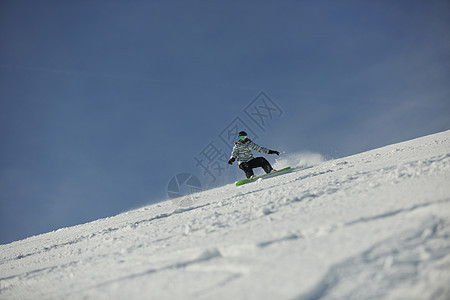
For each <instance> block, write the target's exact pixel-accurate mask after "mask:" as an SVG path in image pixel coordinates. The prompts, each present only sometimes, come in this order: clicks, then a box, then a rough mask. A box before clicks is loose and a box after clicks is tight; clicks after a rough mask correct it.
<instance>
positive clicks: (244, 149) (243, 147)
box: [230, 139, 269, 165]
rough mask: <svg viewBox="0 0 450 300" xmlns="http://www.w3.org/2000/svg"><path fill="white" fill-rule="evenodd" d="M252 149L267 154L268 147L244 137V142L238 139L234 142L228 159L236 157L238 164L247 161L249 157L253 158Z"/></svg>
mask: <svg viewBox="0 0 450 300" xmlns="http://www.w3.org/2000/svg"><path fill="white" fill-rule="evenodd" d="M252 150H255V151H257V152H261V153H265V154H269V149H267V148H264V147H261V146H259V145H257V144H255V143H253V142H252V141H251V140H250V139H246V140H245V141H244V142H241V141H239V142H235V143H234V147H233V151H232V152H231V157H230V159H231V158H237V160H238V165H240V164H241V163H243V162H248V161H250V160H251V159H253V153H252Z"/></svg>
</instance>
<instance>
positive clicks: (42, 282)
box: [0, 131, 450, 299]
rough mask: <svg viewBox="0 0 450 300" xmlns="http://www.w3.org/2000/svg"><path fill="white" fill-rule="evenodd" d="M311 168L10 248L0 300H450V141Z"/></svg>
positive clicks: (433, 139) (439, 137)
mask: <svg viewBox="0 0 450 300" xmlns="http://www.w3.org/2000/svg"><path fill="white" fill-rule="evenodd" d="M313 158H314V159H313V161H315V162H316V165H314V166H312V167H310V168H305V167H306V165H304V163H302V159H301V158H299V157H290V158H289V156H287V159H286V160H285V161H283V160H282V159H281V160H280V161H278V162H277V164H278V165H280V166H281V165H282V164H283V163H289V162H292V163H294V164H295V166H297V167H299V168H297V169H296V170H294V172H292V173H289V174H286V175H282V176H277V177H274V178H268V179H265V180H262V181H261V182H255V183H251V184H247V185H243V186H240V187H235V186H234V185H233V184H230V185H227V186H224V187H221V188H216V189H213V190H209V191H204V192H202V193H198V194H196V195H195V202H194V205H193V206H191V207H186V208H180V207H179V206H178V207H177V206H175V205H174V202H173V201H166V202H163V203H159V204H154V205H150V206H147V207H143V208H141V209H137V210H133V211H130V212H126V213H122V214H120V215H117V216H114V217H110V218H106V219H100V220H97V221H95V222H91V223H87V224H83V225H78V226H74V227H70V228H62V229H60V230H57V231H54V232H50V233H47V234H42V235H38V236H34V237H31V238H28V239H25V240H22V241H17V242H13V243H10V244H6V245H0V299H80V298H88V299H450V284H449V283H450V218H449V217H450V184H449V183H450V131H446V132H442V133H438V134H434V135H430V136H427V137H422V138H419V139H415V140H411V141H407V142H403V143H399V144H395V145H390V146H386V147H383V148H379V149H375V150H372V151H368V152H365V153H361V154H357V155H353V156H350V157H345V158H341V159H336V160H330V161H321V159H320V157H317V156H316V157H313ZM294 161H296V162H294ZM302 164H303V165H302ZM124 201H126V199H124Z"/></svg>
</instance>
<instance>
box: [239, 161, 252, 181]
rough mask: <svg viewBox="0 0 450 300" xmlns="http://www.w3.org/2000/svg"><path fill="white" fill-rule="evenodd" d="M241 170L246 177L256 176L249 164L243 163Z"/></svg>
mask: <svg viewBox="0 0 450 300" xmlns="http://www.w3.org/2000/svg"><path fill="white" fill-rule="evenodd" d="M239 168H240V169H241V170H243V171H244V172H245V176H246V177H247V178H250V177H252V176H253V175H254V173H253V168H252V167H251V166H250V164H249V163H248V162H243V163H241V164H240V165H239Z"/></svg>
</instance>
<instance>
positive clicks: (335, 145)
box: [0, 0, 450, 243]
mask: <svg viewBox="0 0 450 300" xmlns="http://www.w3.org/2000/svg"><path fill="white" fill-rule="evenodd" d="M0 45H1V47H0V138H1V147H0V205H1V212H0V242H1V243H7V242H10V241H13V240H18V239H21V238H25V237H27V236H30V235H34V234H38V233H43V232H47V231H50V230H54V229H57V228H60V227H63V226H70V225H75V224H79V223H84V222H88V221H92V220H96V219H98V218H101V217H107V216H111V215H114V214H117V213H120V212H123V211H126V210H129V209H132V208H137V207H140V206H143V205H146V204H150V203H155V202H158V201H164V200H166V199H167V184H168V182H169V181H170V179H171V178H172V177H173V176H175V175H176V174H178V173H181V172H189V173H192V174H194V175H196V176H198V177H199V178H200V179H201V181H202V183H203V185H204V186H208V185H209V182H210V181H211V178H209V176H208V175H206V176H204V175H203V174H204V173H203V170H202V169H201V168H200V167H199V166H196V161H195V160H194V158H195V157H196V158H199V157H201V156H202V154H201V153H202V152H203V150H205V149H207V146H208V145H211V143H213V145H215V146H216V148H220V149H219V150H220V155H221V157H222V155H223V154H224V153H226V156H228V155H229V153H228V148H227V147H228V145H225V143H222V144H220V143H221V140H220V134H221V133H222V132H223V131H224V130H225V129H226V128H227V127H228V126H229V125H231V124H230V123H231V122H232V121H233V120H235V118H239V120H242V121H244V122H245V123H246V125H247V127H249V128H242V129H244V130H252V131H254V132H255V134H257V136H258V138H257V142H258V143H259V144H261V145H263V146H266V147H269V148H273V149H276V150H280V151H284V152H286V153H292V152H299V151H312V152H318V153H320V154H322V155H324V156H325V157H327V158H332V157H342V156H345V155H349V154H353V153H358V152H361V151H365V150H369V149H372V148H374V147H379V146H383V145H386V144H390V143H394V142H399V141H403V140H407V139H411V138H415V137H419V136H423V135H426V134H431V133H435V132H439V131H443V130H446V129H449V128H450V118H449V116H450V100H449V99H450V88H449V84H448V83H449V82H450V74H449V70H450V68H449V67H450V3H449V2H448V1H414V0H411V1H406V0H403V1H70V2H69V1H21V0H18V1H12V0H11V1H10V0H4V1H1V3H0ZM261 92H264V93H265V95H267V97H268V98H269V99H270V100H271V101H272V102H271V103H275V104H276V105H278V107H279V108H280V109H281V111H280V113H279V114H276V115H274V116H273V118H272V119H270V118H268V119H267V120H266V123H265V125H264V126H263V127H262V128H261V127H258V124H256V123H255V122H253V121H252V119H251V118H250V117H249V115H247V114H245V108H246V107H247V106H248V105H250V104H251V103H253V104H255V105H256V107H258V106H257V105H258V103H260V102H258V101H259V100H258V99H259V98H258V97H259V96H260V95H261ZM254 100H255V101H256V102H252V101H254ZM277 113H278V112H277ZM268 158H269V159H270V160H271V161H273V157H268ZM216 162H217V161H216ZM224 168H225V169H224V170H222V171H221V173H220V174H217V175H218V176H217V177H218V179H217V181H216V183H215V184H216V185H217V184H224V183H227V182H232V181H234V180H236V179H238V178H239V177H242V176H243V174H241V173H240V171H239V170H237V167H236V166H234V167H232V168H228V167H227V166H225V167H224Z"/></svg>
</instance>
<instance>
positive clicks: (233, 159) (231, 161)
mask: <svg viewBox="0 0 450 300" xmlns="http://www.w3.org/2000/svg"><path fill="white" fill-rule="evenodd" d="M235 160H236V158H234V157H232V158H230V160H229V161H228V164H230V165H232V164H233V162H234V161H235Z"/></svg>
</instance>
